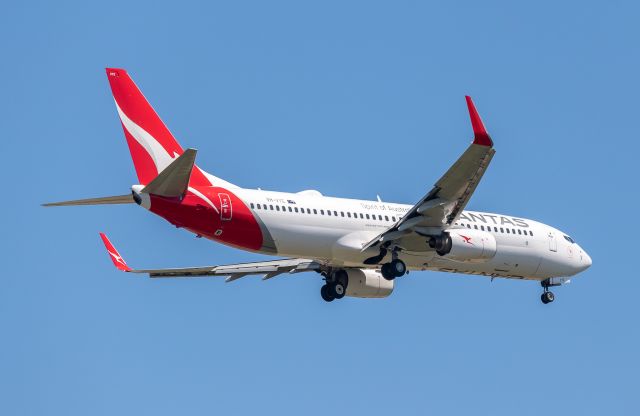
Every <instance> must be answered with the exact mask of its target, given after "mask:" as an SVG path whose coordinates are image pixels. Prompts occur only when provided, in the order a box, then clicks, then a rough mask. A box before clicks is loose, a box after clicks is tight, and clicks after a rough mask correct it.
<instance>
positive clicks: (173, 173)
mask: <svg viewBox="0 0 640 416" xmlns="http://www.w3.org/2000/svg"><path fill="white" fill-rule="evenodd" d="M196 153H197V150H196V149H187V150H185V151H184V153H183V154H181V155H180V156H179V157H178V158H177V159H175V160H174V161H173V162H171V163H170V164H169V166H167V167H166V168H165V169H164V170H163V171H162V172H160V174H159V175H158V176H156V178H155V179H154V180H152V181H151V182H149V184H148V185H147V186H145V187H144V188H143V189H142V192H143V193H146V194H153V195H158V196H165V197H178V196H182V195H184V193H185V191H186V190H187V188H188V187H189V179H190V178H191V171H192V170H193V164H194V163H195V161H196Z"/></svg>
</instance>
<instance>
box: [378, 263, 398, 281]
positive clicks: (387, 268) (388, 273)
mask: <svg viewBox="0 0 640 416" xmlns="http://www.w3.org/2000/svg"><path fill="white" fill-rule="evenodd" d="M380 273H381V274H382V277H384V278H385V279H386V280H389V281H391V280H393V279H395V278H396V275H395V274H393V271H392V270H391V263H385V264H383V265H382V268H381V269H380Z"/></svg>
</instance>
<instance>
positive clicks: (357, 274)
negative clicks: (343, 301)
mask: <svg viewBox="0 0 640 416" xmlns="http://www.w3.org/2000/svg"><path fill="white" fill-rule="evenodd" d="M345 271H346V272H347V275H348V276H349V283H348V284H347V291H346V293H345V295H346V296H351V297H353V298H386V297H387V296H389V295H390V294H391V292H393V281H389V280H387V279H385V278H384V277H382V274H380V272H379V271H377V270H373V269H345Z"/></svg>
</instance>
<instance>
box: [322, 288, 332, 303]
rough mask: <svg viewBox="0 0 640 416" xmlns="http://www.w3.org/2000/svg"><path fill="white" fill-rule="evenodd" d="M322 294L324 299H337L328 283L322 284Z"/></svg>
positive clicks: (328, 300)
mask: <svg viewBox="0 0 640 416" xmlns="http://www.w3.org/2000/svg"><path fill="white" fill-rule="evenodd" d="M320 296H322V299H323V300H324V301H325V302H331V301H333V300H334V299H335V296H333V293H332V290H331V289H330V288H329V286H328V285H322V287H321V288H320Z"/></svg>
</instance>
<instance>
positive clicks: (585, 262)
mask: <svg viewBox="0 0 640 416" xmlns="http://www.w3.org/2000/svg"><path fill="white" fill-rule="evenodd" d="M580 257H581V259H582V261H581V263H582V264H581V266H582V270H587V269H588V268H589V267H591V256H589V255H588V254H587V252H586V251H584V250H582V255H581V256H580Z"/></svg>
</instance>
